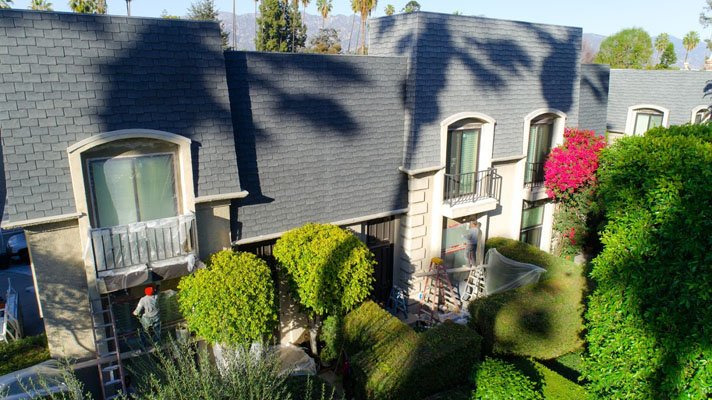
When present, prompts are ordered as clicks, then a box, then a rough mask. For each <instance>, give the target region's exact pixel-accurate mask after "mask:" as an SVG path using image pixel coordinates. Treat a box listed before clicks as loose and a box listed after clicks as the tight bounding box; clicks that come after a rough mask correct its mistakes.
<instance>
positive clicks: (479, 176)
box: [444, 168, 502, 206]
mask: <svg viewBox="0 0 712 400" xmlns="http://www.w3.org/2000/svg"><path fill="white" fill-rule="evenodd" d="M501 188H502V177H501V176H500V175H498V174H497V169H496V168H488V169H486V170H484V171H477V172H470V173H466V174H445V193H444V197H445V202H446V203H448V204H449V205H450V206H454V205H457V204H463V203H472V202H475V201H477V200H480V199H486V198H492V199H496V200H497V201H499V195H500V192H501Z"/></svg>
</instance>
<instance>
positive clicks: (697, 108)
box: [690, 104, 710, 124]
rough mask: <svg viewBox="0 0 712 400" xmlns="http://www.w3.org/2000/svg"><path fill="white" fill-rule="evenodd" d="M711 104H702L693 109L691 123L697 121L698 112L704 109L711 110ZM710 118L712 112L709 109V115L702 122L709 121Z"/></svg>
mask: <svg viewBox="0 0 712 400" xmlns="http://www.w3.org/2000/svg"><path fill="white" fill-rule="evenodd" d="M709 109H710V105H709V104H702V105H699V106H697V107H695V108H693V109H692V112H690V123H691V124H694V123H695V116H697V113H698V112H700V111H702V110H709ZM709 120H710V113H709V111H708V112H707V117H706V118H704V119H703V120H702V122H709Z"/></svg>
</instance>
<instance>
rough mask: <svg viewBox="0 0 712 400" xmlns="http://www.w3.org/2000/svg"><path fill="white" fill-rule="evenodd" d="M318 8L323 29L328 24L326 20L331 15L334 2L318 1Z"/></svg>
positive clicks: (327, 0) (330, 0) (328, 0)
mask: <svg viewBox="0 0 712 400" xmlns="http://www.w3.org/2000/svg"><path fill="white" fill-rule="evenodd" d="M316 8H317V9H318V10H319V13H320V14H321V18H322V20H321V27H322V28H323V27H324V25H325V24H326V19H327V18H329V13H331V9H332V8H333V3H332V0H316Z"/></svg>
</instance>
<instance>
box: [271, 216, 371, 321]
mask: <svg viewBox="0 0 712 400" xmlns="http://www.w3.org/2000/svg"><path fill="white" fill-rule="evenodd" d="M274 257H275V258H276V259H277V260H278V261H279V262H280V264H281V265H282V266H283V267H284V269H285V270H286V272H287V275H288V276H289V278H290V282H291V284H292V288H293V290H294V293H295V294H296V296H297V299H298V300H299V302H300V303H301V304H302V305H303V306H304V307H306V308H307V310H309V311H310V312H311V313H313V314H315V315H322V316H323V315H334V314H339V313H341V314H343V313H346V312H348V311H350V310H352V309H353V308H354V307H356V306H357V305H359V304H360V303H361V302H362V301H363V300H364V299H365V298H366V297H368V295H369V294H370V293H371V288H372V285H373V280H374V278H373V266H374V265H375V260H374V257H373V254H371V252H370V251H369V250H368V247H366V245H365V244H364V243H363V242H362V241H360V240H359V239H358V238H357V237H356V236H354V235H353V234H352V233H350V232H348V231H347V230H345V229H342V228H339V227H338V226H336V225H323V224H306V225H304V226H302V227H300V228H297V229H293V230H291V231H289V232H287V233H285V234H284V235H283V236H282V237H281V238H280V239H279V240H277V243H276V244H275V246H274Z"/></svg>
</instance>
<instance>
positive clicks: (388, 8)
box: [383, 4, 396, 17]
mask: <svg viewBox="0 0 712 400" xmlns="http://www.w3.org/2000/svg"><path fill="white" fill-rule="evenodd" d="M383 12H384V13H386V15H388V16H389V17H390V16H391V15H393V14H395V13H396V8H395V7H393V4H387V5H386V8H384V9H383Z"/></svg>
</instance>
